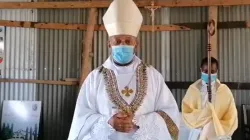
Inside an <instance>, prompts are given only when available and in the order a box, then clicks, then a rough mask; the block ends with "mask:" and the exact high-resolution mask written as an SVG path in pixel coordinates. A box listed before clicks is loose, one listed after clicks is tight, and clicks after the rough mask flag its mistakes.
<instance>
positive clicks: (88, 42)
mask: <svg viewBox="0 0 250 140" xmlns="http://www.w3.org/2000/svg"><path fill="white" fill-rule="evenodd" d="M96 23H97V8H91V9H90V10H89V17H88V25H87V32H86V34H85V38H84V42H83V48H82V50H83V51H82V65H81V67H82V69H81V78H80V83H79V86H80V87H81V85H82V83H83V82H84V80H85V79H86V77H87V76H88V74H89V72H90V71H91V68H92V57H93V55H91V54H92V48H93V47H92V43H93V37H94V30H95V25H96Z"/></svg>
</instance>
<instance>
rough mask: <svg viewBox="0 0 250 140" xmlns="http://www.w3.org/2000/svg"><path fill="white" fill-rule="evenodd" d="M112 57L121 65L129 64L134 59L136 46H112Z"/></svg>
mask: <svg viewBox="0 0 250 140" xmlns="http://www.w3.org/2000/svg"><path fill="white" fill-rule="evenodd" d="M112 57H113V59H114V60H115V62H117V63H119V64H127V63H129V62H131V61H132V60H133V58H134V46H128V45H118V46H112Z"/></svg>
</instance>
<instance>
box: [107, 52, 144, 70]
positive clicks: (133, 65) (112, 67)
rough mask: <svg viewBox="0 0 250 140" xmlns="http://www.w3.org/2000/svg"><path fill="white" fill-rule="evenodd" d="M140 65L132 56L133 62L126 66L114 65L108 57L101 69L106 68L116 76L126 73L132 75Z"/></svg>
mask: <svg viewBox="0 0 250 140" xmlns="http://www.w3.org/2000/svg"><path fill="white" fill-rule="evenodd" d="M141 63H142V61H141V59H140V58H138V57H137V56H134V58H133V62H132V63H130V64H129V65H127V66H118V65H116V64H115V63H114V61H113V60H112V57H111V56H110V57H109V58H108V59H107V60H106V61H105V62H104V63H103V67H104V68H107V69H109V70H112V71H114V73H115V74H116V75H118V74H128V73H134V72H135V71H136V69H137V67H138V66H139V65H140V64H141Z"/></svg>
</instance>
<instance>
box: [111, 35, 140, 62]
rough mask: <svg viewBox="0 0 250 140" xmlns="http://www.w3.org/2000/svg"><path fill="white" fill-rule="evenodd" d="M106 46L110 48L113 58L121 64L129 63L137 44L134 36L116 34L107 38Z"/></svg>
mask: <svg viewBox="0 0 250 140" xmlns="http://www.w3.org/2000/svg"><path fill="white" fill-rule="evenodd" d="M108 46H109V47H110V48H111V49H112V58H113V60H114V61H115V62H116V63H118V64H121V65H126V64H130V63H131V62H132V60H133V58H134V54H135V48H136V46H137V39H136V37H133V36H130V35H116V36H112V37H110V38H109V42H108Z"/></svg>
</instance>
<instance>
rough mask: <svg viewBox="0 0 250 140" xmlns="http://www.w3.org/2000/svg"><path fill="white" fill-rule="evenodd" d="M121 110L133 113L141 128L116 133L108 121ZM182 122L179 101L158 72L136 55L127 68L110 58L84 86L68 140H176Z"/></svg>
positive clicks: (93, 73)
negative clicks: (177, 101) (116, 63)
mask: <svg viewBox="0 0 250 140" xmlns="http://www.w3.org/2000/svg"><path fill="white" fill-rule="evenodd" d="M125 87H128V88H127V89H126V90H125ZM119 111H131V112H133V113H134V114H135V117H134V119H133V122H134V123H135V124H136V125H137V126H139V129H138V130H135V131H133V132H130V133H122V132H117V131H115V130H114V129H113V128H112V126H110V125H109V124H108V120H109V119H110V118H111V117H112V116H113V115H115V114H116V113H118V112H119ZM179 123H180V116H179V109H178V106H177V104H176V101H175V99H174V97H173V95H172V93H171V91H170V90H169V88H168V87H167V86H166V84H165V81H164V79H163V77H162V76H161V74H160V73H159V72H158V71H157V70H155V69H154V68H153V67H152V66H147V65H145V64H143V63H142V62H141V60H140V59H139V58H138V57H136V56H135V57H134V60H133V63H132V64H130V65H129V66H124V67H119V66H116V65H115V64H114V63H113V62H112V59H111V58H109V59H108V60H107V61H106V62H105V63H104V64H103V66H102V67H100V68H97V69H95V70H94V71H92V72H91V73H90V74H89V75H88V77H87V79H86V80H85V82H84V83H83V85H82V87H81V90H80V93H79V96H78V99H77V103H76V108H75V113H74V117H73V122H72V125H71V129H70V134H69V137H68V140H172V139H177V138H178V132H179Z"/></svg>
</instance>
